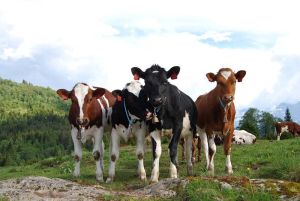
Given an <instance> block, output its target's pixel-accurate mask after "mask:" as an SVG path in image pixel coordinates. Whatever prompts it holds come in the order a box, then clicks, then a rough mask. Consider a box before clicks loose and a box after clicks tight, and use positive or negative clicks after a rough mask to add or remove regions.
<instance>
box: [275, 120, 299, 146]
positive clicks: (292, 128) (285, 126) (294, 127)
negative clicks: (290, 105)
mask: <svg viewBox="0 0 300 201" xmlns="http://www.w3.org/2000/svg"><path fill="white" fill-rule="evenodd" d="M283 132H290V133H292V134H293V136H294V137H296V136H298V135H299V134H300V126H299V124H297V123H295V122H292V121H285V122H276V123H275V135H277V140H278V141H279V140H280V137H281V135H282V133H283Z"/></svg>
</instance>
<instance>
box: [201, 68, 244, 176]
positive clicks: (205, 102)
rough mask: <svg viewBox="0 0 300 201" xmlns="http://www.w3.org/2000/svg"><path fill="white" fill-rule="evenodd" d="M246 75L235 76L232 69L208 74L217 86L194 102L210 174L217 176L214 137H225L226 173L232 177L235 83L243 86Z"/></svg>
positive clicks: (239, 72)
mask: <svg viewBox="0 0 300 201" xmlns="http://www.w3.org/2000/svg"><path fill="white" fill-rule="evenodd" d="M245 75H246V71H244V70H241V71H238V72H237V73H234V72H233V71H232V70H231V69H230V68H221V69H220V70H219V71H218V73H217V74H214V73H207V74H206V77H207V79H208V80H209V81H210V82H216V83H217V85H216V87H215V88H214V89H213V90H211V91H210V92H208V93H207V94H204V95H201V96H199V97H198V98H197V100H196V102H195V104H196V107H197V110H198V120H197V126H198V133H199V134H200V138H201V143H202V147H203V149H204V154H205V157H206V168H207V169H208V171H209V173H210V174H214V155H215V153H216V144H215V142H214V138H215V135H223V137H224V153H225V155H226V172H227V173H229V174H231V173H233V171H232V165H231V160H230V152H231V141H232V137H233V131H234V118H235V106H234V102H233V100H234V95H235V88H236V81H238V82H241V81H242V80H243V78H244V76H245ZM208 148H209V149H208Z"/></svg>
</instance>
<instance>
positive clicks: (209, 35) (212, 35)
mask: <svg viewBox="0 0 300 201" xmlns="http://www.w3.org/2000/svg"><path fill="white" fill-rule="evenodd" d="M230 35H231V33H230V32H224V33H220V32H216V31H209V32H206V33H204V34H202V35H201V36H199V37H198V39H199V40H207V39H212V40H213V41H214V42H223V41H230V40H231V39H230Z"/></svg>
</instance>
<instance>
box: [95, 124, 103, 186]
mask: <svg viewBox="0 0 300 201" xmlns="http://www.w3.org/2000/svg"><path fill="white" fill-rule="evenodd" d="M95 129H96V132H95V134H94V149H93V156H94V159H95V161H96V180H97V181H99V182H103V155H104V147H103V144H102V139H103V126H101V127H100V128H95Z"/></svg>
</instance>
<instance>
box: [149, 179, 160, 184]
mask: <svg viewBox="0 0 300 201" xmlns="http://www.w3.org/2000/svg"><path fill="white" fill-rule="evenodd" d="M156 183H158V179H151V180H150V184H156Z"/></svg>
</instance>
